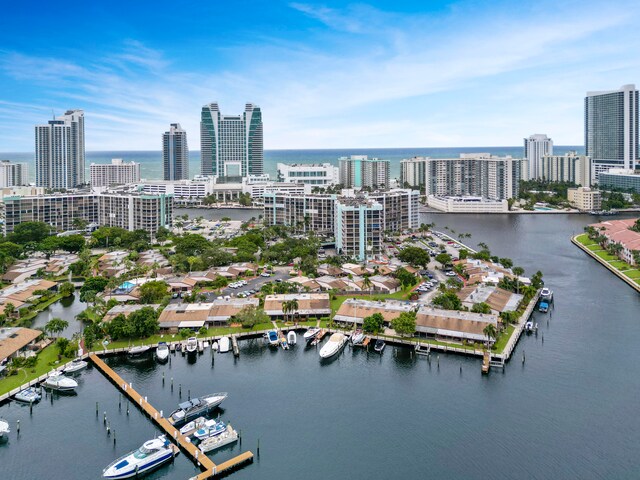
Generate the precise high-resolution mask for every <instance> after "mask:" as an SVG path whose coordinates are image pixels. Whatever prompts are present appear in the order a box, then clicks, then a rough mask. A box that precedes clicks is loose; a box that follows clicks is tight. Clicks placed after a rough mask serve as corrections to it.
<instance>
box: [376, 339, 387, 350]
mask: <svg viewBox="0 0 640 480" xmlns="http://www.w3.org/2000/svg"><path fill="white" fill-rule="evenodd" d="M386 346H387V344H386V343H384V340H380V339H378V340H376V343H375V344H374V345H373V349H374V350H375V351H376V352H378V353H382V351H383V350H384V347H386Z"/></svg>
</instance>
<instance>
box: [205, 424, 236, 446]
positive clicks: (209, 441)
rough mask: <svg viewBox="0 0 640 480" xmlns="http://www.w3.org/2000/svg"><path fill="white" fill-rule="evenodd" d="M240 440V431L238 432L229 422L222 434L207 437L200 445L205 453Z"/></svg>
mask: <svg viewBox="0 0 640 480" xmlns="http://www.w3.org/2000/svg"><path fill="white" fill-rule="evenodd" d="M237 441H238V432H236V431H235V430H234V429H233V427H232V426H231V425H230V424H227V428H226V429H225V431H224V432H222V433H221V434H220V435H216V436H215V437H209V438H205V439H204V440H202V442H200V445H198V447H199V448H200V450H202V452H203V453H207V452H211V451H212V450H216V449H218V448H220V447H224V446H225V445H229V444H230V443H233V442H237Z"/></svg>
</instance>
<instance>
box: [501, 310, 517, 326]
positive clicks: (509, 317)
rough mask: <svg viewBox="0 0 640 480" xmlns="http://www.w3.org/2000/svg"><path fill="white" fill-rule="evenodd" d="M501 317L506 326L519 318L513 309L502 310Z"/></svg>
mask: <svg viewBox="0 0 640 480" xmlns="http://www.w3.org/2000/svg"><path fill="white" fill-rule="evenodd" d="M500 319H501V320H502V323H503V324H504V325H505V326H506V325H511V324H513V323H516V321H517V320H518V314H517V313H516V312H514V311H513V310H505V311H504V312H500Z"/></svg>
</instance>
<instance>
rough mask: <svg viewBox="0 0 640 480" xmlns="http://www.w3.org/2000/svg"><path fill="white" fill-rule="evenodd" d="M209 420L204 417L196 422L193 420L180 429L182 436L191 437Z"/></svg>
mask: <svg viewBox="0 0 640 480" xmlns="http://www.w3.org/2000/svg"><path fill="white" fill-rule="evenodd" d="M206 421H207V419H206V418H204V417H198V418H196V419H195V420H191V421H190V422H189V423H185V424H184V425H183V426H182V427H180V434H181V435H185V436H187V437H188V436H189V435H192V434H193V433H194V432H195V431H196V430H198V429H199V428H200V427H202V426H203V425H204V422H206Z"/></svg>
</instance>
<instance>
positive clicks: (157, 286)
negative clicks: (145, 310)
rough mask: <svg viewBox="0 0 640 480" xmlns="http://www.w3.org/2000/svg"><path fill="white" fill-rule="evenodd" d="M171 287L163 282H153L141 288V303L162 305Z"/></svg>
mask: <svg viewBox="0 0 640 480" xmlns="http://www.w3.org/2000/svg"><path fill="white" fill-rule="evenodd" d="M168 290H169V285H167V283H166V282H163V281H162V280H152V281H150V282H146V283H144V284H142V285H141V286H140V302H141V303H160V302H162V299H163V298H164V297H165V296H167V292H168Z"/></svg>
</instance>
